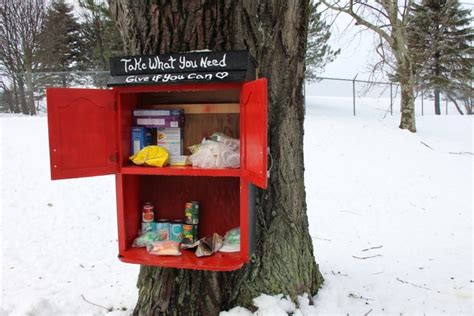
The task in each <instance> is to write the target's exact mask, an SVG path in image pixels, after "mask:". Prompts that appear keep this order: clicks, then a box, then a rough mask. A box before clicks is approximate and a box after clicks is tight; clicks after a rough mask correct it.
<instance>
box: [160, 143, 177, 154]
mask: <svg viewBox="0 0 474 316" xmlns="http://www.w3.org/2000/svg"><path fill="white" fill-rule="evenodd" d="M158 146H160V147H163V148H165V149H166V150H167V151H168V153H169V154H170V156H181V155H182V154H183V142H166V143H165V142H162V143H158Z"/></svg>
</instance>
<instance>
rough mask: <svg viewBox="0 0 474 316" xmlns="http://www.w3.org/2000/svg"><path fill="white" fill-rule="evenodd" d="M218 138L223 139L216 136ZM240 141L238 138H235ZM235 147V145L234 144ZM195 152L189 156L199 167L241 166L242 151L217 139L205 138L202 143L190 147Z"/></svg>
mask: <svg viewBox="0 0 474 316" xmlns="http://www.w3.org/2000/svg"><path fill="white" fill-rule="evenodd" d="M213 135H215V134H213ZM215 138H216V139H221V140H223V139H222V137H221V138H218V137H215ZM235 141H237V142H238V140H235ZM234 147H235V146H234ZM191 148H192V151H194V153H193V154H192V155H191V156H189V161H190V162H191V163H192V165H193V167H199V168H239V166H240V152H239V150H238V149H237V150H234V149H233V148H231V147H229V146H227V145H226V143H224V142H221V141H215V140H212V139H211V140H203V141H202V143H201V144H199V146H198V145H193V146H191V147H190V148H189V149H190V150H191Z"/></svg>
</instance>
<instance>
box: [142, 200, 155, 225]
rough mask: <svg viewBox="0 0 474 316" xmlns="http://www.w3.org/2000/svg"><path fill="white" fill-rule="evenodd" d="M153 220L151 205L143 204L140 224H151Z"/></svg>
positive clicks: (153, 213) (153, 214)
mask: <svg viewBox="0 0 474 316" xmlns="http://www.w3.org/2000/svg"><path fill="white" fill-rule="evenodd" d="M154 220H155V212H154V211H153V204H151V203H145V204H144V205H143V208H142V222H143V223H151V222H153V221H154Z"/></svg>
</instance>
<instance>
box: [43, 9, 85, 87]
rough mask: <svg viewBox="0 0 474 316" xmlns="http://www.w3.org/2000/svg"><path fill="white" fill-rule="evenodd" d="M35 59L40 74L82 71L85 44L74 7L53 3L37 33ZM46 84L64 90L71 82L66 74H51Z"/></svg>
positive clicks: (71, 78)
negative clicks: (36, 55)
mask: <svg viewBox="0 0 474 316" xmlns="http://www.w3.org/2000/svg"><path fill="white" fill-rule="evenodd" d="M39 39H40V50H39V54H38V60H39V62H40V67H41V71H43V72H72V71H77V70H81V69H84V68H83V64H84V45H83V43H82V37H81V27H80V24H79V23H78V21H77V18H76V17H75V16H74V14H73V6H72V5H70V4H67V3H66V2H64V0H59V1H55V2H53V3H52V4H51V6H50V7H49V8H48V10H47V12H46V15H45V17H44V23H43V28H42V30H41V34H40V37H39ZM48 81H49V84H51V83H53V84H54V83H56V84H60V85H62V86H63V87H66V86H68V85H69V83H70V82H71V81H73V77H72V76H69V75H67V74H60V75H53V76H51V77H50V78H48Z"/></svg>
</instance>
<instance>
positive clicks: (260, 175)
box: [240, 79, 267, 189]
mask: <svg viewBox="0 0 474 316" xmlns="http://www.w3.org/2000/svg"><path fill="white" fill-rule="evenodd" d="M240 102H241V111H242V113H241V119H242V121H241V124H240V126H241V130H240V135H241V136H240V138H241V146H242V148H241V153H242V157H241V168H242V175H243V176H244V177H245V178H246V179H247V180H248V181H250V182H251V183H253V184H254V185H256V186H258V187H260V188H262V189H266V188H267V79H258V80H254V81H250V82H247V83H244V84H243V87H242V92H241V95H240Z"/></svg>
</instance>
